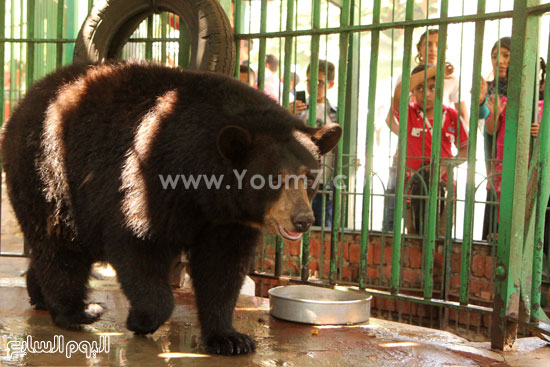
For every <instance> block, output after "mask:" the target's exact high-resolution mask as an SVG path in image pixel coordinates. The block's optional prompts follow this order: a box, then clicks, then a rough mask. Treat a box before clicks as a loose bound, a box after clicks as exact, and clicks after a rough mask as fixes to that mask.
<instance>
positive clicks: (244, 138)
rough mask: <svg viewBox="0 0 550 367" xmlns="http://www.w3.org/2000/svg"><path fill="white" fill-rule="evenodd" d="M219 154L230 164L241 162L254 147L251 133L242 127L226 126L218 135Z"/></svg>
mask: <svg viewBox="0 0 550 367" xmlns="http://www.w3.org/2000/svg"><path fill="white" fill-rule="evenodd" d="M216 143H217V145H218V152H219V153H220V155H221V156H222V157H223V158H225V159H227V160H229V161H230V162H234V163H236V162H241V161H243V160H244V159H245V158H246V155H247V153H248V151H249V149H250V146H251V145H252V136H251V135H250V132H249V131H248V130H246V129H244V128H242V127H240V126H235V125H229V126H225V127H224V128H222V129H221V130H220V132H219V133H218V139H217V142H216Z"/></svg>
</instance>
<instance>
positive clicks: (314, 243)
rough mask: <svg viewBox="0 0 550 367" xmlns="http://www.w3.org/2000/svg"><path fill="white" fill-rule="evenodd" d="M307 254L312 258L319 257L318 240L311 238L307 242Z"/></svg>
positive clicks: (319, 245)
mask: <svg viewBox="0 0 550 367" xmlns="http://www.w3.org/2000/svg"><path fill="white" fill-rule="evenodd" d="M309 254H310V255H311V256H314V257H319V256H321V243H320V242H319V241H318V240H316V239H313V238H311V239H310V240H309Z"/></svg>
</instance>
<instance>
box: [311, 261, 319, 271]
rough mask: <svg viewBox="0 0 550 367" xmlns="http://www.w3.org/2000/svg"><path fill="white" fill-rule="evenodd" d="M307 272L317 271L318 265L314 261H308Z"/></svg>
mask: <svg viewBox="0 0 550 367" xmlns="http://www.w3.org/2000/svg"><path fill="white" fill-rule="evenodd" d="M309 270H311V271H316V270H319V263H318V262H317V261H316V260H309Z"/></svg>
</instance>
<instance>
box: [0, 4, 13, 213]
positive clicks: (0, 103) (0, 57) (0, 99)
mask: <svg viewBox="0 0 550 367" xmlns="http://www.w3.org/2000/svg"><path fill="white" fill-rule="evenodd" d="M12 13H13V8H12ZM12 27H13V24H12ZM12 29H13V28H12ZM11 36H12V37H13V32H12V35H11ZM5 37H6V2H5V1H2V3H0V38H2V39H3V38H5ZM5 50H6V42H5V41H0V65H4V53H5ZM11 57H12V58H13V54H12V55H11ZM4 74H5V73H4V71H3V68H2V73H1V74H0V85H1V86H2V94H1V95H0V127H1V126H2V124H3V123H4V113H5V111H4V103H5V100H4V96H5V93H4V82H5V81H4ZM10 94H11V93H10ZM10 102H11V101H10ZM10 105H11V104H10ZM1 174H2V162H0V177H1V176H2V175H1ZM1 191H2V190H0V195H1ZM0 198H1V196H0ZM0 208H1V205H0ZM0 212H1V211H0Z"/></svg>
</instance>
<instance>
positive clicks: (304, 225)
mask: <svg viewBox="0 0 550 367" xmlns="http://www.w3.org/2000/svg"><path fill="white" fill-rule="evenodd" d="M313 222H315V217H314V216H313V213H311V212H310V213H300V214H298V215H295V216H294V217H292V224H294V228H295V229H296V231H298V232H305V231H307V230H308V229H309V227H311V225H312V224H313Z"/></svg>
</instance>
